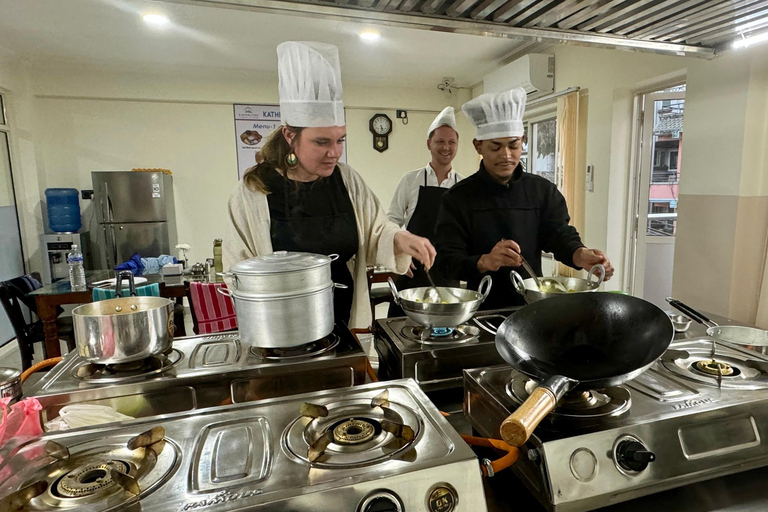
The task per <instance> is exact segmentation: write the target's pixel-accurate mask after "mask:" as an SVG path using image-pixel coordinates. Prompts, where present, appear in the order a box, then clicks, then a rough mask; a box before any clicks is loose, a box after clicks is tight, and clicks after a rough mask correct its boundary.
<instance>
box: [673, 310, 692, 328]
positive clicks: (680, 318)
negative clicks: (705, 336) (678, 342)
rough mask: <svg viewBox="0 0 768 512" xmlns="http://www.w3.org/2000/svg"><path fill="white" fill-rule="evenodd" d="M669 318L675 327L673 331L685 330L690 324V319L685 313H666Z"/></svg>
mask: <svg viewBox="0 0 768 512" xmlns="http://www.w3.org/2000/svg"><path fill="white" fill-rule="evenodd" d="M668 315H669V319H670V320H672V326H674V328H675V332H685V331H687V330H688V328H689V327H690V326H691V322H692V321H693V320H691V319H690V318H688V317H687V316H685V315H675V314H672V313H668Z"/></svg>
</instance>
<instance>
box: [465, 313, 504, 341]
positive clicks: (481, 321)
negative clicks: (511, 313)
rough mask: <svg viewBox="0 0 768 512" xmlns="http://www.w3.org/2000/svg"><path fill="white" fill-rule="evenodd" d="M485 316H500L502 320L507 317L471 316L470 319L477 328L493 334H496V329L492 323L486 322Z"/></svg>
mask: <svg viewBox="0 0 768 512" xmlns="http://www.w3.org/2000/svg"><path fill="white" fill-rule="evenodd" d="M486 318H502V319H503V320H506V319H507V317H505V316H504V315H481V316H474V317H472V321H473V322H475V324H477V326H478V327H479V328H481V329H482V330H484V331H485V332H487V333H489V334H492V335H494V336H496V331H497V329H496V327H494V326H493V324H491V323H490V322H487V321H486V320H485V319H486Z"/></svg>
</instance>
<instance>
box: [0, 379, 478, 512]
mask: <svg viewBox="0 0 768 512" xmlns="http://www.w3.org/2000/svg"><path fill="white" fill-rule="evenodd" d="M0 455H2V456H3V457H4V460H5V463H4V464H3V465H0V477H2V478H0V482H2V483H0V498H3V499H0V508H2V507H3V506H8V504H9V502H10V501H11V500H15V501H14V503H15V504H16V506H18V508H14V510H22V511H33V510H49V511H50V510H58V509H67V510H78V511H80V512H106V511H138V510H141V511H142V512H154V511H163V512H165V511H188V510H212V511H216V512H233V511H246V510H247V511H259V512H272V511H275V512H277V511H280V512H282V511H285V510H290V511H295V512H310V511H312V512H315V511H334V512H335V511H344V512H376V511H399V512H403V511H416V510H422V511H427V512H485V511H486V510H487V508H486V505H485V496H484V492H483V484H482V477H481V473H480V467H479V464H478V460H477V458H476V456H475V455H474V453H473V452H472V450H471V449H470V448H469V447H468V446H467V445H466V444H464V442H463V441H462V439H461V437H460V436H459V435H458V434H457V433H456V431H455V430H453V428H452V427H451V426H450V425H449V424H448V422H447V421H446V420H445V419H444V418H443V417H442V416H441V415H440V413H439V411H438V410H437V409H436V408H435V406H434V405H432V404H431V403H430V402H429V400H428V399H427V398H426V396H425V395H424V393H423V392H422V391H421V390H420V389H419V387H418V385H416V383H415V382H414V381H412V380H400V381H392V382H380V383H373V384H365V385H362V386H356V387H353V388H347V389H336V390H325V391H320V392H315V393H307V394H303V395H297V396H291V397H283V398H278V399H268V400H263V401H259V402H257V403H251V404H241V405H233V406H229V407H218V408H213V409H208V410H206V411H201V412H195V413H183V414H176V415H170V416H166V417H162V418H151V419H146V420H143V421H140V422H134V423H131V424H129V425H120V426H115V427H114V428H113V429H107V430H105V429H104V428H98V429H89V430H79V431H70V432H60V433H48V434H45V435H43V436H42V437H41V438H40V439H38V440H35V441H30V442H28V443H26V444H22V445H17V446H16V447H15V448H14V450H13V453H11V452H8V451H7V447H6V451H4V452H2V453H0Z"/></svg>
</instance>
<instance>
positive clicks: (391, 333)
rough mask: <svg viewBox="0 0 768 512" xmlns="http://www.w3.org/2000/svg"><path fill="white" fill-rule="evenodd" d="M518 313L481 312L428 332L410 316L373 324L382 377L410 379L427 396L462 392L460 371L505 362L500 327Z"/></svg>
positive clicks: (501, 311) (500, 311)
mask: <svg viewBox="0 0 768 512" xmlns="http://www.w3.org/2000/svg"><path fill="white" fill-rule="evenodd" d="M513 311H514V310H513V309H508V310H497V311H482V312H479V313H478V314H477V315H476V316H475V317H474V318H473V319H472V320H470V321H469V322H467V323H466V324H463V325H459V326H457V327H455V328H453V329H440V330H435V329H430V328H427V327H424V326H421V325H418V324H416V323H414V322H413V321H412V320H410V319H409V318H407V317H400V318H386V319H383V320H377V321H376V324H375V331H374V333H375V338H374V344H375V347H376V352H377V353H378V355H379V378H380V379H382V380H387V379H400V378H412V379H415V380H416V382H418V383H419V385H420V386H421V388H422V389H423V390H425V391H427V392H430V393H431V392H434V391H440V390H446V389H457V390H461V389H462V385H463V380H462V371H463V370H464V369H466V368H481V367H485V366H491V365H495V364H499V363H503V362H504V360H503V359H502V358H501V356H500V355H499V353H498V352H497V351H496V344H495V339H496V337H495V335H494V334H492V332H493V331H495V329H496V328H498V326H499V325H501V323H502V322H503V321H504V320H505V319H506V317H507V316H509V315H510V314H512V312H513Z"/></svg>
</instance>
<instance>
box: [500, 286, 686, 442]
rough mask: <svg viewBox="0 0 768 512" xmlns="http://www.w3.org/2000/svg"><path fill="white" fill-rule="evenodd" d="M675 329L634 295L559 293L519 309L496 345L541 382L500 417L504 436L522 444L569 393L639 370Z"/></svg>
mask: <svg viewBox="0 0 768 512" xmlns="http://www.w3.org/2000/svg"><path fill="white" fill-rule="evenodd" d="M673 337H674V329H673V328H672V323H671V322H670V320H669V317H667V315H666V313H664V312H663V311H662V310H661V309H659V308H658V307H656V306H655V305H653V304H651V303H650V302H647V301H645V300H643V299H639V298H637V297H632V296H631V295H617V294H613V293H579V294H560V295H558V296H556V297H552V298H551V299H549V300H545V301H539V302H536V303H534V304H530V305H528V306H525V307H523V308H521V309H519V310H517V311H516V312H515V313H513V314H512V315H510V316H509V317H508V318H507V319H506V320H505V321H504V323H502V324H501V327H499V329H498V331H497V333H496V349H497V350H498V351H499V354H500V355H501V356H502V357H503V358H504V360H506V361H507V362H508V363H509V364H511V365H512V366H513V367H514V368H515V369H516V370H518V371H519V372H521V373H523V374H525V375H528V376H529V377H531V378H532V379H534V380H536V381H538V382H539V383H540V384H539V387H537V388H536V389H535V390H534V391H533V392H532V393H531V394H530V396H529V397H528V399H527V400H526V401H525V402H524V403H523V404H522V405H521V406H520V407H519V408H518V409H517V410H516V411H515V412H514V413H513V414H512V415H510V416H509V417H508V418H507V419H506V420H504V422H503V423H502V424H501V435H502V438H503V439H504V441H506V442H507V443H509V444H511V445H513V446H522V445H523V444H525V442H526V441H527V440H528V438H529V437H530V435H531V434H532V433H533V430H534V429H535V428H536V426H537V425H538V424H539V423H540V422H541V421H542V420H543V419H544V418H545V417H546V416H547V414H549V413H550V412H551V411H553V410H554V409H555V407H556V406H557V403H558V401H559V400H560V399H561V398H562V397H563V396H564V395H565V394H566V393H568V392H569V391H574V390H577V389H582V390H591V389H601V388H607V387H610V386H617V385H619V384H622V383H624V382H626V381H628V380H631V379H633V378H635V377H636V376H638V375H640V374H641V373H643V372H644V371H645V370H646V369H647V368H648V367H650V366H651V365H652V364H653V363H654V362H655V361H656V360H657V359H658V358H659V357H660V356H661V355H662V354H663V353H664V351H665V350H666V349H667V347H669V344H670V342H671V341H672V338H673Z"/></svg>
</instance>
